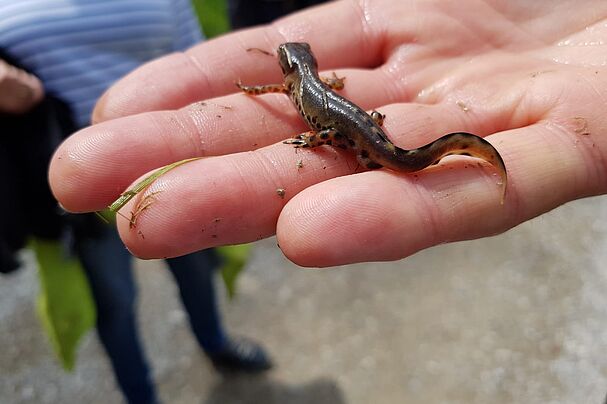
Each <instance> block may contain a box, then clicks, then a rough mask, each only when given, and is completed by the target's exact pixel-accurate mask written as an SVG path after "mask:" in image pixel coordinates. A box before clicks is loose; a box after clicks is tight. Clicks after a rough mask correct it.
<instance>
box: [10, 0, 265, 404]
mask: <svg viewBox="0 0 607 404" xmlns="http://www.w3.org/2000/svg"><path fill="white" fill-rule="evenodd" d="M201 40H203V37H202V34H201V31H200V27H199V24H198V22H197V19H196V16H195V14H194V13H193V9H192V6H191V4H190V2H189V1H188V0H158V1H155V2H148V1H142V0H129V1H125V0H119V1H118V0H111V1H92V0H22V1H19V2H15V1H13V0H0V49H2V51H3V53H4V54H5V56H4V57H3V58H2V60H0V113H2V115H3V116H6V117H8V118H9V119H12V118H13V117H14V118H17V117H19V116H20V115H22V116H23V114H26V113H31V112H32V111H33V110H35V109H36V108H37V105H38V103H39V102H40V100H42V99H46V98H45V94H46V97H53V98H56V99H58V100H60V101H63V102H64V103H65V105H66V107H67V108H69V110H67V111H69V112H66V111H62V117H65V116H66V115H69V116H68V117H69V118H70V119H71V122H72V124H73V127H75V128H82V127H84V126H86V125H88V124H89V123H90V120H91V111H92V109H93V106H94V105H95V102H96V100H97V98H98V97H99V96H100V95H101V94H102V93H103V91H105V90H106V89H107V88H108V87H109V86H110V85H111V84H112V83H113V82H114V81H116V80H117V79H118V78H120V77H121V76H122V75H124V74H125V73H127V72H128V71H130V70H132V69H134V68H136V67H137V66H138V65H140V64H142V63H143V62H145V61H147V60H150V59H152V58H155V57H158V56H161V55H163V54H166V53H170V52H175V51H180V50H184V49H186V48H187V47H189V46H191V45H194V44H196V43H198V42H200V41H201ZM153 85H154V84H153V83H150V86H153ZM1 122H6V120H4V121H0V123H1ZM66 128H70V125H66ZM2 132H3V135H2V136H3V137H7V138H10V137H12V136H15V135H14V134H12V133H11V132H10V131H5V130H4V128H2ZM64 132H69V129H65V130H64ZM56 143H58V141H57V142H55V144H56ZM27 146H28V147H32V148H33V147H34V146H35V145H34V144H33V143H31V142H30V143H29V144H28V145H27ZM8 147H10V144H9V143H3V150H4V151H5V153H3V154H1V155H0V157H1V158H4V157H5V156H6V155H7V154H11V150H8ZM48 149H52V147H49V148H48ZM134 152H135V153H137V150H134ZM50 153H52V151H51V152H48V150H47V152H46V154H45V156H46V157H45V158H42V159H41V160H42V161H43V164H44V165H46V163H47V162H48V161H49V159H50ZM128 160H129V159H128V158H124V159H121V160H120V163H119V164H122V165H125V166H127V165H128V164H129V161H128ZM7 161H8V160H6V159H3V161H2V164H3V165H5V164H6V163H7ZM39 171H40V170H39ZM37 178H38V183H40V182H41V181H40V178H42V180H43V181H44V180H45V176H44V173H40V172H38V176H37ZM44 182H45V181H44ZM9 185H10V184H9ZM40 187H44V188H45V189H46V191H48V186H42V185H38V186H37V189H38V188H40ZM24 199H31V198H27V197H26V198H24ZM34 203H35V202H34ZM95 220H96V219H95ZM77 222H80V223H79V224H76V225H74V226H73V236H74V250H75V252H76V254H77V256H78V257H79V259H80V261H81V262H82V264H83V267H84V270H85V272H86V275H87V277H88V279H89V282H90V285H91V289H92V294H93V297H94V300H95V303H96V306H97V332H98V335H99V338H100V340H101V343H102V344H103V346H104V348H105V350H106V352H107V354H108V356H109V358H110V361H111V364H112V367H113V370H114V373H115V376H116V380H117V382H118V385H119V386H120V388H121V390H122V392H123V393H124V395H125V397H126V399H127V400H128V402H130V403H153V402H156V401H157V396H156V392H155V388H154V385H153V383H152V380H151V376H150V370H149V366H148V363H147V360H146V358H145V355H144V352H143V349H142V347H141V344H140V338H139V335H138V331H137V326H136V315H135V310H136V307H135V302H136V299H135V298H136V286H135V282H134V279H133V271H132V257H131V255H130V254H129V253H128V251H127V250H126V249H125V248H124V245H123V244H122V243H121V241H120V239H119V237H118V235H117V233H116V231H115V229H112V228H110V227H109V226H104V225H100V224H99V223H96V222H95V221H94V220H90V219H85V220H84V221H82V219H79V220H77ZM53 235H54V236H58V234H57V233H56V232H55V234H53ZM5 238H6V237H5ZM13 244H14V243H13ZM17 244H18V243H17ZM0 247H2V244H0ZM5 250H6V251H7V253H6V254H4V255H3V256H6V257H8V258H7V267H8V266H9V265H10V266H12V267H15V266H16V265H17V264H16V263H15V262H14V261H12V262H11V261H10V253H11V251H13V250H14V248H13V247H10V248H9V247H7V248H5ZM167 264H168V267H169V269H170V271H171V273H172V275H173V276H174V278H175V281H176V282H177V285H178V286H179V292H180V297H181V300H182V302H183V304H184V306H185V309H186V311H187V313H188V316H189V320H190V325H191V327H192V331H193V333H194V335H195V336H196V338H197V341H198V343H199V345H200V346H201V348H202V349H203V351H204V352H205V354H206V355H207V356H208V357H209V359H210V360H211V361H212V363H213V365H214V366H215V367H216V368H217V369H219V370H224V369H228V370H240V371H248V372H259V371H265V370H267V369H269V368H270V367H271V361H270V359H269V357H268V355H267V354H266V352H265V351H264V350H263V348H262V347H260V346H259V345H258V344H256V343H254V342H252V341H250V340H247V339H233V338H230V337H229V336H228V335H227V334H226V332H225V330H224V329H223V326H222V324H221V319H220V316H219V313H218V307H217V302H216V296H215V289H214V284H213V277H214V274H215V269H216V268H217V267H218V265H219V258H218V256H217V254H216V252H215V250H213V249H207V250H203V251H199V252H195V253H192V254H189V255H185V256H182V257H179V258H172V259H168V260H167Z"/></svg>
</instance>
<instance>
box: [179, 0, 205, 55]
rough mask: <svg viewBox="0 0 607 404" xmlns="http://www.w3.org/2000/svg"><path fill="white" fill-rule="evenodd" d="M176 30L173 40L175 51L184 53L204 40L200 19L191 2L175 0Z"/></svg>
mask: <svg viewBox="0 0 607 404" xmlns="http://www.w3.org/2000/svg"><path fill="white" fill-rule="evenodd" d="M174 2H175V14H176V15H175V17H176V23H175V26H176V30H175V38H174V40H173V46H174V50H176V51H183V50H186V49H187V48H189V47H191V46H193V45H196V44H197V43H199V42H201V41H202V40H204V34H203V33H202V29H201V27H200V23H199V21H198V17H197V16H196V14H195V12H194V7H193V5H192V2H191V0H174Z"/></svg>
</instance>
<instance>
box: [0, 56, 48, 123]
mask: <svg viewBox="0 0 607 404" xmlns="http://www.w3.org/2000/svg"><path fill="white" fill-rule="evenodd" d="M43 96H44V88H43V86H42V83H41V82H40V80H38V78H37V77H35V76H33V75H31V74H29V73H28V72H26V71H24V70H21V69H18V68H16V67H14V66H12V65H9V64H8V63H6V62H5V61H4V60H2V59H0V112H4V113H9V114H22V113H25V112H27V111H28V110H29V109H31V108H32V107H33V106H35V105H36V104H37V103H38V102H39V101H40V100H41V99H42V97H43Z"/></svg>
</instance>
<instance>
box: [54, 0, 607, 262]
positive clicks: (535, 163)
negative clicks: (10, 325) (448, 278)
mask: <svg viewBox="0 0 607 404" xmlns="http://www.w3.org/2000/svg"><path fill="white" fill-rule="evenodd" d="M606 21H607V3H605V2H601V1H594V2H585V3H584V4H583V5H580V3H579V2H576V1H561V2H558V3H554V2H550V1H543V2H528V1H525V0H519V1H512V0H507V1H506V0H503V1H497V0H494V1H484V2H483V1H474V0H468V1H459V2H446V1H402V0H377V1H368V2H358V1H340V2H335V3H330V4H327V5H325V6H322V7H318V8H314V9H311V10H308V11H305V12H302V13H299V14H295V15H292V16H289V17H287V18H285V19H282V20H280V21H278V22H276V23H275V24H273V25H270V26H265V27H260V28H254V29H251V30H246V31H240V32H236V33H233V34H230V35H227V36H224V37H221V38H219V39H216V40H212V41H208V42H206V43H203V44H201V45H198V46H196V47H194V48H192V49H190V50H189V51H187V52H186V53H185V54H173V55H170V56H167V57H164V58H161V59H158V60H156V61H154V62H151V63H149V64H147V65H145V66H143V67H141V68H140V69H138V70H136V71H135V72H133V73H131V74H130V75H129V76H127V77H126V78H124V79H123V80H122V81H120V82H119V83H118V84H116V85H115V86H114V87H113V88H112V89H110V90H109V91H108V92H107V93H106V94H105V96H104V97H103V98H102V99H101V100H100V102H99V104H98V105H97V109H96V111H95V120H96V121H97V122H101V123H99V124H96V125H94V126H92V127H90V128H86V129H84V130H82V131H80V132H79V133H77V134H75V135H73V136H72V137H70V138H69V139H68V140H67V141H66V142H65V143H64V144H63V145H62V146H61V147H60V148H59V150H58V151H57V153H56V155H55V157H54V159H53V161H52V163H51V168H50V181H51V185H52V188H53V191H54V193H55V195H56V197H57V198H58V200H59V201H60V202H61V203H62V204H63V206H64V207H66V208H67V209H68V210H71V211H77V212H81V211H91V210H97V209H101V208H103V207H105V206H107V205H108V204H109V203H111V202H112V201H113V200H114V199H115V198H117V196H118V195H119V194H120V192H122V191H124V190H125V189H126V188H127V187H128V186H129V184H130V183H132V182H133V181H135V180H136V179H137V177H139V176H142V175H144V174H145V173H147V172H149V171H150V170H153V169H155V168H157V167H159V166H162V165H164V164H168V163H171V162H174V161H177V160H181V159H185V158H188V157H193V156H205V157H207V156H215V157H211V158H205V159H201V160H197V161H194V162H191V163H188V164H185V165H183V166H180V167H179V168H176V169H175V170H173V171H170V172H169V173H167V174H165V175H164V176H162V177H160V178H159V179H158V180H157V181H156V182H155V183H154V184H153V185H152V186H151V187H150V188H149V189H148V190H147V191H146V193H147V194H150V193H153V192H158V191H161V192H159V193H156V194H154V195H153V196H152V198H154V201H153V203H152V205H150V206H149V207H148V208H147V209H145V210H144V211H141V212H140V214H139V217H138V219H137V224H136V227H135V228H134V229H131V228H130V226H129V222H128V220H125V219H122V218H119V219H118V227H119V231H120V233H121V237H122V238H123V240H124V242H125V243H126V245H127V246H128V248H129V249H130V250H131V251H132V252H133V253H134V254H135V255H138V256H140V257H145V258H152V257H170V256H176V255H181V254H185V253H188V252H191V251H194V250H198V249H202V248H207V247H212V246H216V245H223V244H231V243H241V242H247V241H252V240H256V239H260V238H263V237H268V236H270V235H272V234H274V233H275V232H276V234H277V237H278V241H279V244H280V247H281V249H282V251H283V252H284V253H285V255H286V256H287V257H288V258H290V259H291V260H293V261H294V262H296V263H298V264H300V265H305V266H329V265H338V264H345V263H352V262H360V261H376V260H394V259H399V258H402V257H405V256H407V255H410V254H412V253H414V252H416V251H418V250H420V249H423V248H426V247H429V246H432V245H436V244H439V243H444V242H449V241H456V240H464V239H472V238H479V237H483V236H488V235H493V234H497V233H500V232H503V231H505V230H507V229H509V228H511V227H513V226H515V225H517V224H519V223H521V222H523V221H525V220H527V219H530V218H532V217H534V216H537V215H539V214H541V213H543V212H546V211H548V210H550V209H553V208H554V207H556V206H558V205H560V204H563V203H565V202H567V201H570V200H573V199H576V198H581V197H585V196H590V195H596V194H601V193H604V192H605V191H606V187H607V170H606V166H605V164H606V163H605V161H607V132H606V128H607V121H606V119H607V118H606V115H605V113H604V110H605V95H604V93H606V92H607V68H605V63H606V59H605V52H604V49H603V48H604V43H605V41H607V28H606V27H607V24H605V22H606ZM288 41H305V42H309V43H310V44H311V46H312V50H313V51H314V53H315V54H316V56H317V58H318V60H319V64H320V68H321V69H324V70H325V71H329V72H330V71H332V70H336V72H337V74H338V75H339V76H345V77H346V88H345V89H344V90H343V92H342V94H343V95H344V96H345V97H347V98H349V99H351V100H352V101H354V102H355V103H357V104H359V105H360V106H361V107H363V108H365V109H372V108H374V109H379V111H380V112H382V113H384V114H386V116H387V118H386V120H385V123H384V128H385V129H386V132H387V134H388V135H389V136H390V137H391V139H392V140H393V141H394V143H396V144H397V145H399V146H401V147H403V148H413V147H418V146H420V145H423V144H426V143H428V142H430V141H432V140H434V139H436V138H438V137H439V136H442V135H443V134H445V133H448V132H454V131H467V132H472V133H475V134H478V135H481V136H486V137H487V139H488V140H489V141H490V142H491V143H492V144H493V145H494V146H495V147H496V148H497V149H498V150H499V152H500V153H501V155H502V157H503V158H504V160H505V163H506V167H507V170H508V174H509V183H508V188H507V191H506V192H507V194H506V200H505V203H504V205H500V188H499V185H498V184H497V179H496V177H495V176H494V174H495V172H494V171H493V169H492V168H491V167H490V166H487V165H483V164H476V162H477V161H475V160H470V159H466V158H460V157H457V158H453V159H449V160H445V161H443V162H441V164H440V165H438V166H436V167H432V168H430V169H427V170H424V171H422V172H419V173H416V174H414V175H411V174H402V173H397V172H393V171H389V170H376V171H367V172H361V170H360V169H357V164H356V162H355V160H354V158H353V156H352V155H351V154H349V153H348V152H344V151H341V150H337V149H333V148H330V147H322V148H319V149H315V150H300V151H298V152H297V151H296V150H294V149H293V148H292V147H291V146H289V145H284V144H282V143H280V141H281V140H283V139H286V138H289V137H292V136H293V135H295V134H298V133H301V132H303V131H305V130H306V129H307V128H306V126H305V125H304V123H303V122H302V120H301V119H300V118H299V116H298V115H297V113H296V110H295V108H294V107H293V106H292V105H291V103H290V100H289V99H288V97H286V96H284V95H280V94H269V95H264V96H262V97H260V98H251V97H249V96H246V95H244V94H240V93H235V92H236V87H235V86H234V82H235V81H236V80H239V79H240V80H242V82H243V83H245V84H251V85H256V84H268V83H279V82H281V75H280V69H279V68H278V64H277V61H276V59H275V58H272V57H269V56H266V55H263V54H261V53H258V52H247V51H246V49H247V48H260V49H264V50H274V49H276V47H277V45H278V44H280V43H282V42H288ZM325 75H326V74H325ZM199 100H205V101H204V103H203V102H198V103H196V101H199ZM192 103H193V104H192ZM190 104H191V105H190ZM298 160H301V162H302V163H303V167H302V168H298V167H297V163H298ZM277 188H284V189H285V191H286V195H285V197H284V199H281V198H280V197H279V196H278V195H277V194H276V189H277ZM140 201H141V199H140ZM136 203H137V202H136V201H134V202H132V203H131V204H130V205H129V206H127V207H126V208H125V209H123V211H124V212H129V211H131V212H132V211H135V210H136V207H135V204H136ZM127 215H128V213H127Z"/></svg>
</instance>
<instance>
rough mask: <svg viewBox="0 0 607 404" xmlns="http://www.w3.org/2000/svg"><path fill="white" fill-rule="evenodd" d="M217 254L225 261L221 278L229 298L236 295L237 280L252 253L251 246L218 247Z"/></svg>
mask: <svg viewBox="0 0 607 404" xmlns="http://www.w3.org/2000/svg"><path fill="white" fill-rule="evenodd" d="M217 253H218V254H219V255H220V256H221V258H222V259H223V265H222V266H221V277H222V278H223V283H224V284H225V286H226V289H227V291H228V297H229V298H230V299H232V298H234V296H235V295H236V280H237V279H238V275H239V274H240V272H241V271H242V269H243V268H244V266H245V265H246V263H247V260H248V259H249V255H250V253H251V244H240V245H232V246H225V247H217Z"/></svg>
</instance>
